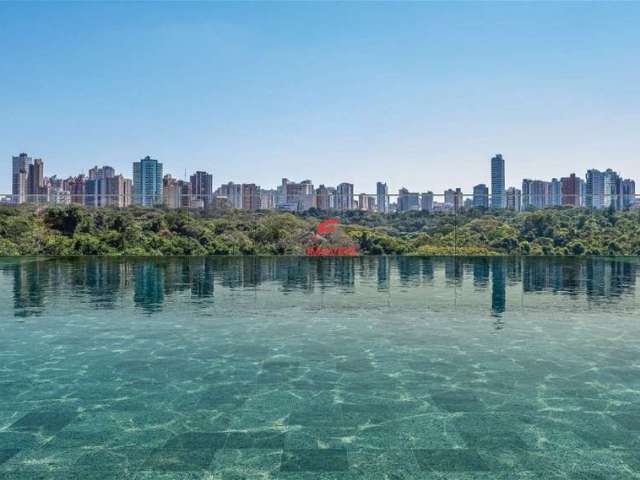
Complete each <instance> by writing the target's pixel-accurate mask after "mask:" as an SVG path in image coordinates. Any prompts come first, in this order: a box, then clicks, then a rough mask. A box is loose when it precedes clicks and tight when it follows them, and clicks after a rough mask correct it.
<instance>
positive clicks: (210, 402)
mask: <svg viewBox="0 0 640 480" xmlns="http://www.w3.org/2000/svg"><path fill="white" fill-rule="evenodd" d="M256 392H257V385H256V384H255V383H230V384H219V385H215V386H212V387H211V388H209V390H207V391H206V392H205V393H203V394H202V395H201V397H200V400H199V401H198V404H197V405H198V408H202V409H208V410H211V409H221V408H222V409H229V408H231V409H235V408H239V407H241V406H242V405H243V404H244V403H245V402H246V401H247V399H249V398H250V397H251V396H252V395H255V394H256Z"/></svg>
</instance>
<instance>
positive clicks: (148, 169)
mask: <svg viewBox="0 0 640 480" xmlns="http://www.w3.org/2000/svg"><path fill="white" fill-rule="evenodd" d="M133 199H134V201H133V203H134V204H135V205H140V206H143V207H152V206H154V205H158V204H160V203H162V200H163V197H162V163H160V162H158V160H154V159H153V158H151V157H149V156H146V157H144V158H143V159H142V160H140V161H139V162H133Z"/></svg>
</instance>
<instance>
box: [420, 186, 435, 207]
mask: <svg viewBox="0 0 640 480" xmlns="http://www.w3.org/2000/svg"><path fill="white" fill-rule="evenodd" d="M420 209H421V210H422V211H424V212H432V211H433V192H432V191H431V190H429V191H428V192H425V193H423V194H422V197H421V198H420Z"/></svg>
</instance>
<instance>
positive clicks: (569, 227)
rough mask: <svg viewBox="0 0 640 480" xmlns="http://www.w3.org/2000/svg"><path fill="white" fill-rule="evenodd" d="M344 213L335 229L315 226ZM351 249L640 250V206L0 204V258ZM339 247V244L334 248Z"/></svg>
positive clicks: (509, 252) (471, 251)
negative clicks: (200, 208)
mask: <svg viewBox="0 0 640 480" xmlns="http://www.w3.org/2000/svg"><path fill="white" fill-rule="evenodd" d="M327 218H339V219H340V226H338V228H337V231H336V232H335V233H331V234H327V235H317V234H316V226H317V225H318V223H319V222H320V221H322V220H324V219H327ZM318 245H319V246H327V245H328V246H335V245H341V246H344V245H353V246H354V247H356V249H357V251H358V252H359V253H360V254H363V255H380V254H406V255H452V254H459V255H605V256H618V255H640V211H637V210H636V211H630V212H614V211H609V210H604V211H590V210H587V209H560V208H559V209H548V210H540V211H536V212H522V213H514V212H507V211H504V212H489V213H485V212H480V211H474V210H471V211H466V212H464V213H461V214H458V215H451V214H443V213H433V214H429V213H426V212H409V213H404V214H392V215H379V214H377V213H368V212H359V211H354V212H346V213H345V214H341V215H337V214H336V215H329V214H325V213H322V212H317V211H310V212H307V213H305V214H302V215H294V214H291V213H280V212H272V211H264V212H247V211H226V212H214V213H209V214H207V215H204V214H202V213H194V212H186V211H178V210H146V209H145V210H143V209H126V210H118V209H97V210H96V209H85V208H82V207H78V206H66V207H49V208H40V209H36V208H34V207H28V206H25V207H6V206H5V207H2V208H0V255H2V256H15V255H140V256H148V255H153V256H157V255H304V254H306V252H307V249H308V248H309V247H310V246H318ZM327 251H333V250H330V249H329V250H327Z"/></svg>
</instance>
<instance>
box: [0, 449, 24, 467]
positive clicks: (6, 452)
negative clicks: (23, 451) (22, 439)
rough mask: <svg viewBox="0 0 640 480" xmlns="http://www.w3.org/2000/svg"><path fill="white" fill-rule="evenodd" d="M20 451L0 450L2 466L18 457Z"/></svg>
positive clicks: (0, 463)
mask: <svg viewBox="0 0 640 480" xmlns="http://www.w3.org/2000/svg"><path fill="white" fill-rule="evenodd" d="M19 451H20V450H19V449H17V448H3V449H0V465H2V464H3V463H4V462H6V461H7V460H9V459H10V458H12V457H13V456H14V455H16V454H17V453H18V452H19Z"/></svg>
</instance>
